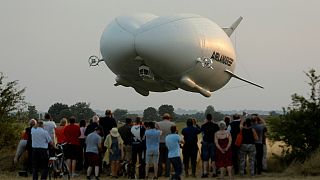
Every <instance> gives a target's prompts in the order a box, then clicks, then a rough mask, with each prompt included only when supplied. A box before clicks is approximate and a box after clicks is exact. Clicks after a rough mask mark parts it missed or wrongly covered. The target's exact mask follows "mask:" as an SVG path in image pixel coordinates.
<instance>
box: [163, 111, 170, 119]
mask: <svg viewBox="0 0 320 180" xmlns="http://www.w3.org/2000/svg"><path fill="white" fill-rule="evenodd" d="M162 119H163V120H170V119H171V116H170V114H169V113H164V114H163V116H162Z"/></svg>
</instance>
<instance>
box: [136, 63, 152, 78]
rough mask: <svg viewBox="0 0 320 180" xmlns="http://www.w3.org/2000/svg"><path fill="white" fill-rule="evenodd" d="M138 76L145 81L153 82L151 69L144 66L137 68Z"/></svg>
mask: <svg viewBox="0 0 320 180" xmlns="http://www.w3.org/2000/svg"><path fill="white" fill-rule="evenodd" d="M139 76H140V77H141V78H142V79H143V80H145V81H150V80H151V81H153V80H154V75H153V73H152V71H151V69H150V68H149V67H148V66H146V65H142V66H140V67H139Z"/></svg>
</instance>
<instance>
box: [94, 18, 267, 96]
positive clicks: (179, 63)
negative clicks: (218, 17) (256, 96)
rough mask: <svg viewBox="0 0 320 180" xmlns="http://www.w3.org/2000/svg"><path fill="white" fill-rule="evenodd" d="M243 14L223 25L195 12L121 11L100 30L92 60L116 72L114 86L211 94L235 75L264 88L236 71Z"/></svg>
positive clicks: (142, 89)
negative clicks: (97, 52)
mask: <svg viewBox="0 0 320 180" xmlns="http://www.w3.org/2000/svg"><path fill="white" fill-rule="evenodd" d="M242 19H243V18H242V17H239V18H238V19H237V20H236V21H235V22H234V23H233V24H232V25H231V26H230V27H227V28H221V27H219V26H218V25H217V24H216V23H214V22H213V21H211V20H210V19H208V18H205V17H202V16H200V15H195V14H173V15H168V16H156V15H153V14H148V13H139V14H133V15H124V16H119V17H116V18H114V19H113V21H112V22H110V24H108V25H107V26H106V28H105V29H104V31H103V33H102V35H101V39H100V52H101V56H102V57H101V58H98V57H97V56H90V57H89V65H90V66H96V65H98V64H99V63H100V62H102V61H104V62H105V64H106V65H107V66H108V67H109V69H110V70H111V71H112V72H113V73H114V74H115V75H116V78H115V84H114V85H115V86H120V85H121V86H124V87H132V88H133V89H134V90H135V91H136V92H138V93H139V94H141V95H143V96H148V95H149V93H150V92H167V91H172V90H177V89H182V90H185V91H190V92H195V93H200V94H201V95H203V96H205V97H210V96H211V93H212V92H214V91H216V90H218V89H220V88H222V87H223V86H225V85H226V84H227V83H228V82H229V81H230V79H231V78H237V79H239V80H242V81H244V82H246V83H250V84H252V85H254V86H257V87H260V88H263V87H262V86H260V85H258V84H256V83H253V82H251V81H249V80H246V79H244V78H241V77H240V76H238V75H236V74H235V73H234V70H235V66H236V53H235V50H234V48H233V45H232V42H231V40H230V36H231V35H232V33H233V32H234V30H235V29H236V28H237V26H238V25H239V24H240V22H241V20H242Z"/></svg>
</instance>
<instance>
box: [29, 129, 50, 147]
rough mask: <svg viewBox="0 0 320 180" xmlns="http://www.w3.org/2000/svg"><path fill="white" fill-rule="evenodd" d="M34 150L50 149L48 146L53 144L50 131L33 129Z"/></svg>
mask: <svg viewBox="0 0 320 180" xmlns="http://www.w3.org/2000/svg"><path fill="white" fill-rule="evenodd" d="M31 137H32V148H43V149H48V144H49V143H50V142H52V140H51V137H50V135H49V133H48V131H46V130H44V129H43V128H41V127H37V128H32V129H31Z"/></svg>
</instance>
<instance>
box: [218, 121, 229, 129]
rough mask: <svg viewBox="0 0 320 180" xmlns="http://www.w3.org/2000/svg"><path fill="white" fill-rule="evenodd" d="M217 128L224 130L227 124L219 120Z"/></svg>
mask: <svg viewBox="0 0 320 180" xmlns="http://www.w3.org/2000/svg"><path fill="white" fill-rule="evenodd" d="M219 128H220V130H225V129H226V128H227V125H226V123H225V122H224V121H220V122H219Z"/></svg>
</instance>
